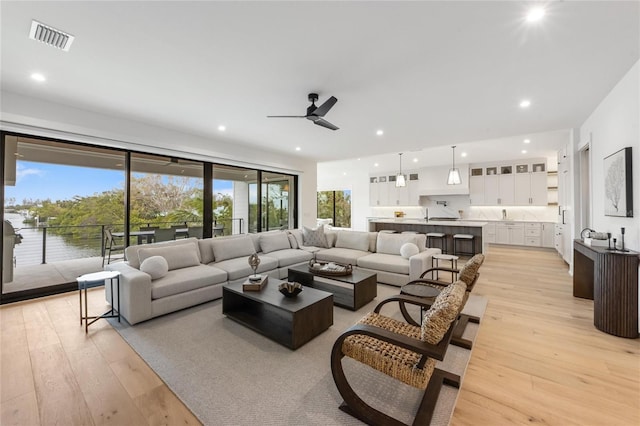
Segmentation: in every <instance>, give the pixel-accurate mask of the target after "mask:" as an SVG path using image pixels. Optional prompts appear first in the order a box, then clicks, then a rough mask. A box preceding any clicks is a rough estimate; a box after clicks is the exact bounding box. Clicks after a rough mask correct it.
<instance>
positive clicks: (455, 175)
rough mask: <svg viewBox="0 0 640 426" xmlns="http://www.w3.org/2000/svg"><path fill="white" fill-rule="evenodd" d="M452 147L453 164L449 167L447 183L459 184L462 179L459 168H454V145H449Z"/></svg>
mask: <svg viewBox="0 0 640 426" xmlns="http://www.w3.org/2000/svg"><path fill="white" fill-rule="evenodd" d="M451 148H452V149H453V165H452V166H451V168H450V169H449V176H448V177H447V185H460V184H461V183H462V179H460V170H458V169H457V168H456V146H455V145H454V146H452V147H451Z"/></svg>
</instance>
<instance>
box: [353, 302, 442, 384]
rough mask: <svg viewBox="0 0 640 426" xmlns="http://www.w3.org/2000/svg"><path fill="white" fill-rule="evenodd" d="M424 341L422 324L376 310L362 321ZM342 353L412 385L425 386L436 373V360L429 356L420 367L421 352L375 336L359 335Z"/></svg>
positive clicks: (354, 336)
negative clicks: (392, 316)
mask: <svg viewBox="0 0 640 426" xmlns="http://www.w3.org/2000/svg"><path fill="white" fill-rule="evenodd" d="M358 324H367V325H373V326H376V327H380V328H383V329H385V330H389V331H392V332H394V333H398V334H402V335H405V336H409V337H411V338H413V339H415V340H420V333H421V331H420V327H415V326H413V325H410V324H407V323H405V322H401V321H397V320H395V319H393V318H388V317H385V316H382V315H379V314H376V313H373V312H370V313H368V314H367V315H366V316H365V317H364V318H362V319H361V320H360V321H358ZM342 352H343V353H344V354H345V355H346V356H348V357H350V358H353V359H356V360H358V361H360V362H362V363H363V364H366V365H368V366H370V367H373V368H375V369H376V370H378V371H381V372H383V373H385V374H386V375H388V376H391V377H394V378H396V379H398V380H400V381H402V382H404V383H406V384H408V385H411V386H414V387H416V388H419V389H424V388H425V387H426V385H427V383H428V382H429V378H430V377H431V375H432V374H433V369H434V367H435V365H436V361H435V360H434V359H433V358H428V359H427V361H426V363H425V365H424V367H423V368H422V369H419V368H417V365H418V362H419V361H420V358H421V355H420V354H417V353H415V352H413V351H410V350H408V349H404V348H401V347H400V346H395V345H392V344H390V343H386V342H383V341H381V340H378V339H376V338H374V337H370V336H364V335H361V334H356V335H353V336H349V337H347V338H346V339H345V341H344V342H343V344H342Z"/></svg>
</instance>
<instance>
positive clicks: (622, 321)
mask: <svg viewBox="0 0 640 426" xmlns="http://www.w3.org/2000/svg"><path fill="white" fill-rule="evenodd" d="M573 254H574V257H573V295H574V296H575V297H581V298H584V299H593V324H594V325H595V326H596V328H597V329H598V330H601V331H604V332H605V333H609V334H613V335H614V336H620V337H628V338H637V337H638V255H639V253H637V252H635V251H627V252H621V251H618V250H607V249H606V248H604V247H591V246H588V245H586V244H584V243H583V242H582V241H581V240H574V243H573Z"/></svg>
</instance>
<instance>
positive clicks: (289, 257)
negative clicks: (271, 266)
mask: <svg viewBox="0 0 640 426" xmlns="http://www.w3.org/2000/svg"><path fill="white" fill-rule="evenodd" d="M269 257H273V258H275V259H278V267H279V268H284V267H287V266H291V265H295V264H298V263H302V262H308V261H310V260H311V258H313V255H312V254H311V253H310V252H307V251H303V250H294V249H285V250H277V251H272V252H269Z"/></svg>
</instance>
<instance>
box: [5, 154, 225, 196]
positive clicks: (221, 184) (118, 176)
mask: <svg viewBox="0 0 640 426" xmlns="http://www.w3.org/2000/svg"><path fill="white" fill-rule="evenodd" d="M123 185H124V174H123V172H122V171H117V170H106V169H97V168H90V167H78V166H61V165H57V164H47V163H34V162H29V161H18V162H17V165H16V185H15V186H8V185H6V186H5V188H4V196H5V199H6V200H9V199H11V198H15V202H16V203H17V204H21V203H22V201H23V200H25V199H32V200H36V199H39V200H46V199H50V200H51V201H56V200H69V199H72V198H73V197H74V196H80V197H84V196H88V195H93V194H99V193H102V192H104V191H108V190H111V189H114V188H122V187H123ZM232 186H233V183H232V182H230V181H219V180H217V181H214V184H213V187H214V193H218V192H221V193H231V191H232Z"/></svg>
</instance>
